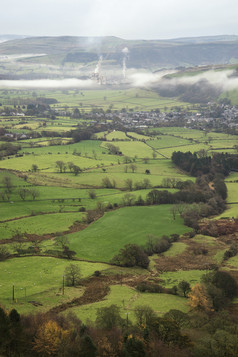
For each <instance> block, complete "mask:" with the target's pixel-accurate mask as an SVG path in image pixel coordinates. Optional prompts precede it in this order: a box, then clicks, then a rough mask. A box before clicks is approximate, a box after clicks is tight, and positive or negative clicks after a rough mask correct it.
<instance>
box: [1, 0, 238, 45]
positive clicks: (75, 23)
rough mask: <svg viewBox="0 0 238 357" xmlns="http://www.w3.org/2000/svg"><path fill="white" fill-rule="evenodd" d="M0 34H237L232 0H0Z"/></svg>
mask: <svg viewBox="0 0 238 357" xmlns="http://www.w3.org/2000/svg"><path fill="white" fill-rule="evenodd" d="M1 1H2V4H1V12H0V34H19V35H31V36H47V35H50V36H59V35H75V36H118V37H121V38H124V39H166V38H177V37H191V36H206V35H221V34H228V35H233V34H238V20H237V14H238V1H237V0H199V1H198V0H196V1H195V0H7V1H4V0H1Z"/></svg>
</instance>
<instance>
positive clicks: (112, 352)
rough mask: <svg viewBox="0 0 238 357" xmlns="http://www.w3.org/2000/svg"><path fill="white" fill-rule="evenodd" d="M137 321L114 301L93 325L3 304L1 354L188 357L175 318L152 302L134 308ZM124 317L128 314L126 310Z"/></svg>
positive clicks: (0, 311) (71, 317)
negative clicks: (160, 314)
mask: <svg viewBox="0 0 238 357" xmlns="http://www.w3.org/2000/svg"><path fill="white" fill-rule="evenodd" d="M134 314H135V323H134V324H132V323H131V321H130V320H129V319H128V317H127V318H123V317H121V314H120V308H119V307H118V306H116V305H111V306H109V307H103V308H100V309H98V310H97V318H96V322H95V324H92V323H90V324H88V325H84V324H83V323H82V322H81V321H80V319H78V318H77V317H76V315H74V314H72V313H71V314H68V316H63V315H60V316H58V315H56V314H35V315H28V316H20V315H19V313H18V312H17V311H16V310H15V309H13V310H11V311H10V312H7V311H6V310H4V309H3V308H0V354H1V356H6V357H10V356H11V357H16V356H17V357H23V356H24V357H28V356H29V357H43V356H58V357H76V356H77V357H78V356H79V357H133V356H137V357H145V356H161V357H163V356H164V357H165V356H166V357H167V356H181V357H182V356H183V357H186V356H189V355H190V354H189V352H188V348H189V347H190V346H191V341H190V338H189V337H188V336H187V335H186V334H184V333H182V332H181V329H180V327H179V326H178V324H177V323H176V321H174V320H172V319H170V318H169V317H158V316H157V315H156V314H155V312H154V311H153V310H152V309H151V308H150V307H148V306H138V307H137V308H136V310H135V311H134ZM123 315H124V316H125V314H123Z"/></svg>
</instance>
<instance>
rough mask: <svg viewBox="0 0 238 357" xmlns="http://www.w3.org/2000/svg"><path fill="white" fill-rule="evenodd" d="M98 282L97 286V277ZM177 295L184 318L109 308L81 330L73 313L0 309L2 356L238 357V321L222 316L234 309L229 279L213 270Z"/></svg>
mask: <svg viewBox="0 0 238 357" xmlns="http://www.w3.org/2000/svg"><path fill="white" fill-rule="evenodd" d="M94 278H95V277H94ZM96 279H99V281H100V279H101V278H100V275H98V276H97V278H96ZM161 289H162V290H163V289H164V288H162V287H161V286H160V285H159V284H157V283H156V282H155V281H153V282H152V281H151V282H150V281H148V280H145V281H144V283H143V282H141V283H139V284H138V285H137V290H138V291H140V292H141V293H142V294H143V292H147V291H149V292H152V293H155V294H156V293H161V292H165V291H162V290H161ZM164 290H165V289H164ZM170 290H171V292H170V293H172V289H170ZM176 290H177V293H178V294H179V295H180V296H182V297H181V298H183V299H186V301H187V302H188V305H189V306H190V309H189V311H188V313H185V312H182V311H179V310H176V309H172V310H170V311H168V312H167V313H165V314H164V315H163V316H162V317H161V316H160V317H158V315H157V314H156V313H155V312H154V311H153V309H152V308H151V307H149V306H147V305H139V306H136V307H135V308H134V309H131V311H130V312H127V310H126V309H124V308H121V307H119V306H116V305H110V306H106V307H101V308H98V309H97V311H96V320H95V322H94V323H93V322H91V321H87V324H84V323H82V321H81V320H80V319H79V318H78V317H77V316H76V315H74V314H73V313H69V314H68V315H65V314H64V315H63V314H60V315H57V314H56V313H53V312H48V313H46V314H43V313H38V314H34V315H33V314H30V315H22V316H21V315H20V314H19V313H18V312H17V311H16V310H15V309H12V310H11V311H7V310H5V309H4V308H3V307H0V355H1V356H3V357H5V356H6V357H23V356H24V357H28V356H29V357H44V356H49V357H50V356H58V357H78V356H79V357H155V356H160V357H172V356H173V357H224V356H227V357H236V356H237V352H238V337H237V316H236V314H229V312H228V311H229V310H226V309H227V307H228V308H232V304H231V302H232V299H233V298H234V297H236V296H237V284H236V281H235V279H234V278H233V277H232V275H231V274H229V273H228V272H225V271H219V270H214V271H211V272H209V273H207V274H204V275H203V276H202V278H201V282H200V283H199V284H198V283H197V284H195V285H194V286H193V287H191V286H190V284H189V283H188V282H186V281H184V280H182V281H180V283H179V284H178V286H177V287H174V293H176V292H175V291H176ZM132 315H134V316H133V317H134V318H132ZM132 321H133V322H132Z"/></svg>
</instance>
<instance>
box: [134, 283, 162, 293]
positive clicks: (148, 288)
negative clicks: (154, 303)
mask: <svg viewBox="0 0 238 357" xmlns="http://www.w3.org/2000/svg"><path fill="white" fill-rule="evenodd" d="M136 289H137V290H138V291H140V292H143V293H144V292H147V293H163V292H164V290H165V289H164V288H163V287H162V286H161V285H158V284H155V283H150V282H149V281H142V282H141V283H139V284H138V285H137V287H136Z"/></svg>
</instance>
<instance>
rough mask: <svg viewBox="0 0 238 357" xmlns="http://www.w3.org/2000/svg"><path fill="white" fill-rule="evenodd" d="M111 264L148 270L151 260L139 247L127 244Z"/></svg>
mask: <svg viewBox="0 0 238 357" xmlns="http://www.w3.org/2000/svg"><path fill="white" fill-rule="evenodd" d="M111 263H112V264H115V265H119V266H125V267H133V266H139V267H141V268H145V269H146V268H147V267H148V265H149V258H148V256H147V254H146V253H145V252H144V250H143V249H142V248H140V247H139V246H138V245H136V244H127V245H126V246H125V247H124V248H122V249H121V250H120V251H119V254H117V255H115V256H114V257H113V258H112V260H111Z"/></svg>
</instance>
